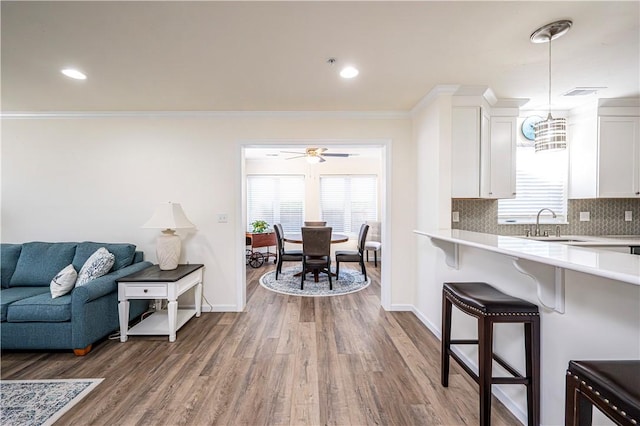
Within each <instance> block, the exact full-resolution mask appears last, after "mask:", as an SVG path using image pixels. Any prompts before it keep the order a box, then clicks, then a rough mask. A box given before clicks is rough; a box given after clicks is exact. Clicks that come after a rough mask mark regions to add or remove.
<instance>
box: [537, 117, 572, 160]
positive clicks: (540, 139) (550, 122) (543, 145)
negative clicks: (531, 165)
mask: <svg viewBox="0 0 640 426" xmlns="http://www.w3.org/2000/svg"><path fill="white" fill-rule="evenodd" d="M533 130H534V132H535V149H536V152H538V151H552V150H561V149H565V148H566V147H567V120H566V119H565V118H553V117H552V116H551V114H549V115H548V116H547V119H546V120H543V121H538V122H537V123H536V124H535V126H534V127H533Z"/></svg>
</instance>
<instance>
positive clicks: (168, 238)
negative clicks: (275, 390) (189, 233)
mask: <svg viewBox="0 0 640 426" xmlns="http://www.w3.org/2000/svg"><path fill="white" fill-rule="evenodd" d="M142 227H143V228H156V229H162V235H160V236H159V237H158V239H157V241H156V257H157V258H158V265H159V266H160V269H162V270H163V271H169V270H173V269H176V268H177V267H178V260H179V259H180V237H179V236H178V235H176V233H175V230H176V229H188V228H195V227H196V226H195V225H194V224H193V223H191V221H190V220H189V219H187V216H186V215H185V214H184V210H182V207H181V206H180V204H178V203H172V202H168V203H161V204H160V205H159V206H158V208H157V209H156V211H155V212H154V213H153V216H151V219H149V220H148V221H147V223H145V224H144V225H142Z"/></svg>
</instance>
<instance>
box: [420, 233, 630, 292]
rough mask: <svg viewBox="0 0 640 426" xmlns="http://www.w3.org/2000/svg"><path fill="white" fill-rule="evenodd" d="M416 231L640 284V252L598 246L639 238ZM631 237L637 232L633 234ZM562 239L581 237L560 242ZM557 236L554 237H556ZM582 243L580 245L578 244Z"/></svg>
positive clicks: (457, 242) (428, 235)
mask: <svg viewBox="0 0 640 426" xmlns="http://www.w3.org/2000/svg"><path fill="white" fill-rule="evenodd" d="M414 233H416V234H418V235H423V236H427V237H430V238H432V239H436V240H441V241H446V242H448V243H454V244H460V245H466V246H469V247H476V248H480V249H485V250H488V251H492V252H496V253H501V254H504V255H507V256H511V257H514V258H521V259H526V260H530V261H533V262H538V263H543V264H547V265H552V266H557V267H560V268H564V269H569V270H574V271H579V272H583V273H587V274H592V275H596V276H601V277H604V278H609V279H612V280H617V281H622V282H626V283H630V284H634V285H640V256H639V255H633V254H625V253H617V252H613V251H610V250H604V249H598V248H597V247H596V246H607V245H616V246H625V245H626V246H635V245H640V239H626V238H619V237H617V236H616V237H606V236H599V237H585V236H582V235H580V236H578V235H576V236H564V237H560V238H559V239H558V238H554V237H547V238H545V241H538V240H535V239H533V238H531V237H529V238H525V237H513V236H504V235H495V234H484V233H480V232H471V231H462V230H457V229H453V230H439V231H419V230H416V231H414ZM631 237H632V238H633V237H634V236H631ZM560 239H565V240H570V239H575V240H579V241H575V242H572V241H567V242H561V241H559V240H560ZM554 240H555V241H554ZM570 244H571V245H570ZM578 245H579V246H578Z"/></svg>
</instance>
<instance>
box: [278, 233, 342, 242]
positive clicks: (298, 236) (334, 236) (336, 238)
mask: <svg viewBox="0 0 640 426" xmlns="http://www.w3.org/2000/svg"><path fill="white" fill-rule="evenodd" d="M284 240H285V241H286V242H288V243H293V244H302V233H300V232H296V233H289V234H285V235H284ZM347 241H349V236H348V235H346V234H340V233H337V232H332V233H331V244H338V243H346V242H347Z"/></svg>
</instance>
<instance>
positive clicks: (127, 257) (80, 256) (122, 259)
mask: <svg viewBox="0 0 640 426" xmlns="http://www.w3.org/2000/svg"><path fill="white" fill-rule="evenodd" d="M100 247H104V248H106V249H107V250H109V252H110V253H113V255H114V256H115V257H116V259H115V263H114V264H113V268H112V270H113V271H117V270H118V269H122V268H124V267H126V266H129V265H131V264H132V263H133V258H134V256H135V253H136V246H135V245H133V244H126V243H94V242H92V241H84V242H82V243H78V247H77V248H76V255H75V256H74V258H73V262H72V263H73V267H74V268H75V269H76V271H79V270H80V269H82V266H83V265H84V264H85V262H86V261H87V259H89V256H91V255H92V254H93V253H95V252H96V250H98V249H99V248H100Z"/></svg>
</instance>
